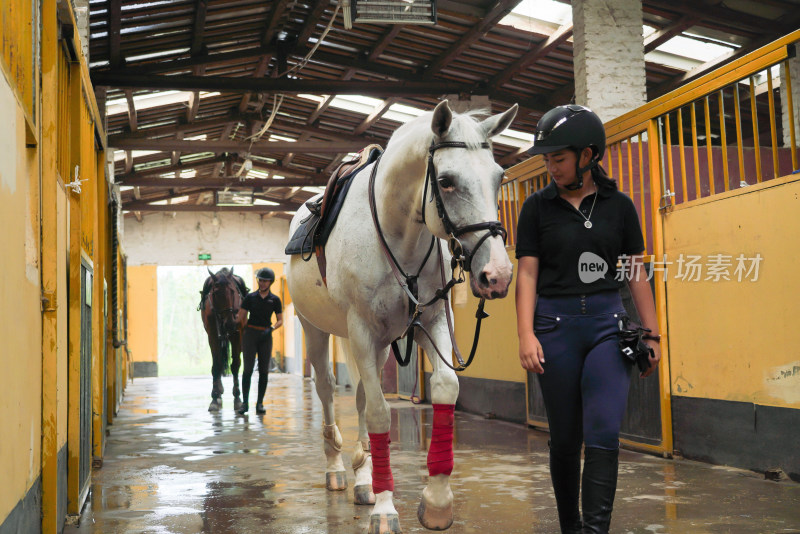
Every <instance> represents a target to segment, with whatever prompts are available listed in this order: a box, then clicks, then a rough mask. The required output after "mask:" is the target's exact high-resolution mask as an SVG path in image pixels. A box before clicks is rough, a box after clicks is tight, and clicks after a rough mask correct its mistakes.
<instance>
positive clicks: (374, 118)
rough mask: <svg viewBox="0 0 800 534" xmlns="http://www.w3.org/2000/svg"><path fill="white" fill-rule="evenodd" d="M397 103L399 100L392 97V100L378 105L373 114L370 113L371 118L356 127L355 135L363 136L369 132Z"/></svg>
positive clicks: (389, 99) (388, 99)
mask: <svg viewBox="0 0 800 534" xmlns="http://www.w3.org/2000/svg"><path fill="white" fill-rule="evenodd" d="M395 102H397V99H396V98H394V97H390V98H387V99H386V100H384V101H383V102H381V103H380V104H378V105H376V106H375V107H374V108H373V110H372V113H370V114H369V116H368V117H367V118H366V119H364V120H363V121H362V122H361V124H359V125H358V126H357V127H356V129H355V130H353V134H355V135H361V134H363V133H364V132H366V131H367V130H369V128H370V127H371V126H372V125H373V124H375V123H376V122H378V121H379V120H380V118H381V117H383V115H384V113H386V112H387V111H389V108H390V107H392V104H394V103H395Z"/></svg>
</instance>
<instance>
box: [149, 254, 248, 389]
mask: <svg viewBox="0 0 800 534" xmlns="http://www.w3.org/2000/svg"><path fill="white" fill-rule="evenodd" d="M222 267H228V268H230V267H231V266H230V265H210V266H208V268H209V269H211V271H212V272H214V273H216V272H217V271H219V270H220V269H221V268H222ZM233 271H234V274H237V275H239V276H241V277H242V278H243V279H244V281H245V283H246V284H247V286H248V287H249V286H252V285H253V268H252V266H251V265H234V266H233ZM157 273H158V374H159V376H191V375H209V376H210V375H211V349H210V348H209V346H208V337H207V336H206V331H205V329H204V328H203V320H202V319H201V318H200V312H199V311H198V309H197V305H198V304H199V303H200V291H201V290H202V289H203V283H204V282H205V280H206V278H208V270H207V269H206V266H205V265H202V266H180V267H177V266H159V267H158V270H157Z"/></svg>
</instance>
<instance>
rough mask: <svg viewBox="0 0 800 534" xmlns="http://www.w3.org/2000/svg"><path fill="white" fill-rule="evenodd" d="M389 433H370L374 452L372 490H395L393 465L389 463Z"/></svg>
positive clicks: (371, 449) (370, 443) (372, 451)
mask: <svg viewBox="0 0 800 534" xmlns="http://www.w3.org/2000/svg"><path fill="white" fill-rule="evenodd" d="M389 443H391V441H390V440H389V433H388V432H384V433H383V434H370V435H369V446H370V452H371V453H372V492H373V493H375V494H376V495H377V494H378V493H380V492H382V491H394V479H393V478H392V467H391V466H390V465H389Z"/></svg>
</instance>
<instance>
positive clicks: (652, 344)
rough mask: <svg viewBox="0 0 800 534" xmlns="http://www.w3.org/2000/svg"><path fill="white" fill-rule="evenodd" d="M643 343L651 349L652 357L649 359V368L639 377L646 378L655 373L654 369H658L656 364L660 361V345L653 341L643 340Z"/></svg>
mask: <svg viewBox="0 0 800 534" xmlns="http://www.w3.org/2000/svg"><path fill="white" fill-rule="evenodd" d="M644 342H645V343H647V346H648V347H650V348H651V349H653V355H652V356H650V357H649V360H650V367H649V368H648V369H647V371H645V372H644V373H641V374H640V375H639V376H640V377H642V378H647V377H648V376H650V375H651V374H653V373H654V372H655V370H656V367H658V362H659V361H660V360H661V344H660V343H659V342H658V341H656V340H655V339H645V340H644Z"/></svg>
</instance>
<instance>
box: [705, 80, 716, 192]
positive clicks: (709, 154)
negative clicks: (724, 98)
mask: <svg viewBox="0 0 800 534" xmlns="http://www.w3.org/2000/svg"><path fill="white" fill-rule="evenodd" d="M703 113H704V114H705V123H706V157H707V158H708V193H709V194H710V195H713V194H714V193H715V192H716V191H715V190H714V189H715V188H714V153H713V152H712V149H711V111H710V109H709V105H708V95H706V97H705V98H703Z"/></svg>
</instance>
